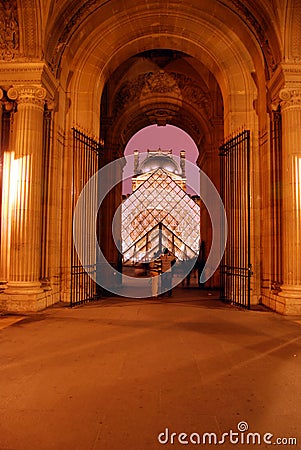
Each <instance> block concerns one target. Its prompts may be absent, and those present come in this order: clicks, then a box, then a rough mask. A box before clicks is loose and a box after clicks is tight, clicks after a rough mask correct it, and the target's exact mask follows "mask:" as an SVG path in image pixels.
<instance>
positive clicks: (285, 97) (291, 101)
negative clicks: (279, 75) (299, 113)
mask: <svg viewBox="0 0 301 450" xmlns="http://www.w3.org/2000/svg"><path fill="white" fill-rule="evenodd" d="M279 97H280V100H281V108H282V110H284V109H286V108H290V107H291V106H294V107H296V106H297V107H300V108H301V87H300V88H284V89H281V91H280V92H279Z"/></svg>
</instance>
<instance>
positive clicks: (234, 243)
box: [220, 130, 252, 309]
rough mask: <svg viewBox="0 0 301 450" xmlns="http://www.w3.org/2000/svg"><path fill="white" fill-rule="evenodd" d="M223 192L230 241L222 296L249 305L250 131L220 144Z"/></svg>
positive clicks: (225, 262)
mask: <svg viewBox="0 0 301 450" xmlns="http://www.w3.org/2000/svg"><path fill="white" fill-rule="evenodd" d="M220 157H221V160H220V162H221V164H220V167H221V195H222V200H223V202H224V206H225V210H226V214H227V220H228V241H227V246H226V250H225V253H224V257H223V261H222V264H221V267H220V274H221V298H222V300H224V301H226V302H229V303H232V304H234V305H237V306H240V307H243V308H247V309H249V308H250V280H251V275H252V266H251V260H250V257H251V255H250V253H251V248H250V247H251V242H250V131H249V130H245V131H243V132H241V133H239V134H238V135H237V136H235V137H233V138H231V139H230V140H228V141H227V142H226V143H225V144H224V145H222V146H221V147H220Z"/></svg>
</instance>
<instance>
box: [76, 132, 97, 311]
mask: <svg viewBox="0 0 301 450" xmlns="http://www.w3.org/2000/svg"><path fill="white" fill-rule="evenodd" d="M72 140H73V155H72V157H73V176H72V218H73V213H74V209H75V206H76V203H77V200H78V197H79V195H80V194H81V192H82V189H83V188H84V186H85V185H86V183H87V182H88V181H89V179H90V178H91V177H92V176H93V175H94V174H95V173H96V172H97V170H98V165H99V163H98V161H99V154H100V150H101V145H100V143H99V142H97V141H96V140H95V139H92V138H91V137H89V136H86V135H85V134H84V133H83V132H81V131H79V130H77V129H75V128H72ZM96 201H97V199H96V198H94V196H93V195H90V196H89V199H88V203H89V204H90V205H91V206H92V202H96ZM89 204H86V205H85V207H86V209H87V213H88V211H89ZM82 221H83V223H82V229H85V230H86V229H87V217H83V218H82ZM88 226H89V222H88ZM92 227H93V224H92V223H91V229H92ZM88 232H89V230H88ZM80 239H85V236H84V234H83V235H82V236H80ZM89 252H91V253H92V254H91V255H90V257H89V260H92V261H95V262H94V263H93V264H91V265H89V267H85V268H83V266H82V264H81V262H80V260H79V258H78V255H77V253H76V250H75V248H74V243H73V241H72V251H71V295H70V306H76V305H80V304H82V303H87V302H90V301H93V300H95V299H96V298H97V297H98V294H97V284H96V283H95V282H94V281H93V279H92V278H91V277H90V276H89V275H92V276H93V274H96V248H95V249H89ZM94 255H95V257H94ZM94 279H95V277H94Z"/></svg>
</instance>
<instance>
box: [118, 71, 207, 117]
mask: <svg viewBox="0 0 301 450" xmlns="http://www.w3.org/2000/svg"><path fill="white" fill-rule="evenodd" d="M156 94H159V95H162V96H164V95H169V96H172V97H174V98H176V99H179V100H182V101H185V102H186V103H190V104H193V105H197V106H198V107H200V108H202V109H204V110H205V113H206V114H207V115H208V116H210V115H211V109H210V104H211V99H210V96H209V94H207V93H205V92H204V90H203V89H202V88H201V87H200V85H199V84H198V83H197V82H196V81H195V80H194V79H192V78H190V77H189V76H187V75H184V74H181V73H176V72H165V71H163V70H158V71H155V72H147V73H143V74H140V75H138V77H136V78H134V79H132V80H128V81H125V82H124V83H123V84H122V85H121V87H120V89H119V91H118V92H117V94H116V96H115V99H114V102H113V115H114V116H115V117H116V116H118V115H119V114H121V113H122V112H123V111H124V110H125V108H127V107H129V106H130V105H131V104H134V103H135V102H138V101H142V100H147V98H148V97H150V98H152V97H153V96H154V95H156Z"/></svg>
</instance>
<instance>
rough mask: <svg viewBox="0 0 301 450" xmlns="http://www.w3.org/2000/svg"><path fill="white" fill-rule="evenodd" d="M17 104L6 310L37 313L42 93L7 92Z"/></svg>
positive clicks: (40, 291)
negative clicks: (34, 311) (13, 189)
mask: <svg viewBox="0 0 301 450" xmlns="http://www.w3.org/2000/svg"><path fill="white" fill-rule="evenodd" d="M8 97H9V98H10V99H11V100H15V101H16V102H17V113H16V114H15V122H14V130H13V133H14V135H13V147H14V148H13V150H14V152H15V164H14V167H15V169H14V173H13V174H11V176H13V177H14V179H15V183H14V185H15V192H14V197H15V198H13V199H12V200H11V202H12V203H11V208H12V219H11V251H10V277H9V281H8V285H7V290H6V291H5V294H6V295H7V308H8V309H14V310H37V309H41V308H43V307H44V306H45V305H43V304H41V298H42V296H43V295H42V294H43V289H41V283H40V277H41V245H42V243H41V233H42V145H43V114H44V102H45V97H46V90H45V89H44V88H42V87H40V86H22V87H17V88H11V89H9V91H8Z"/></svg>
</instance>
